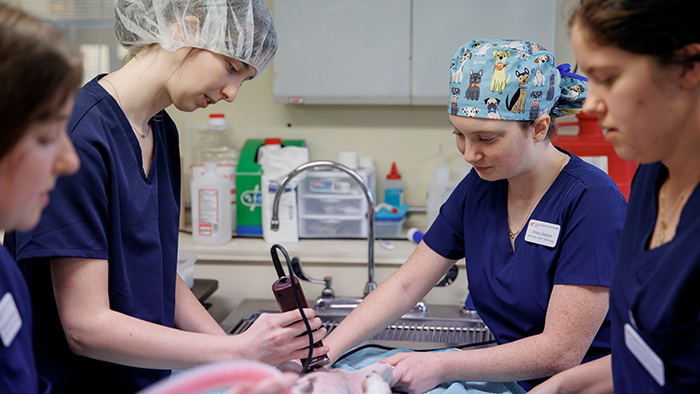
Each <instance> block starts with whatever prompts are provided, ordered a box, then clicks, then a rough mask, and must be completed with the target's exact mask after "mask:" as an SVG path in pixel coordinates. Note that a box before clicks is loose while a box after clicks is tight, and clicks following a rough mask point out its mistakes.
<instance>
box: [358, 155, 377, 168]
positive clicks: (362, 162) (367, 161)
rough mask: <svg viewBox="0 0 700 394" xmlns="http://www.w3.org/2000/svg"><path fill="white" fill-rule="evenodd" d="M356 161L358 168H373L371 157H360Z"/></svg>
mask: <svg viewBox="0 0 700 394" xmlns="http://www.w3.org/2000/svg"><path fill="white" fill-rule="evenodd" d="M358 161H359V166H360V168H372V167H374V160H372V156H360V157H359V159H358Z"/></svg>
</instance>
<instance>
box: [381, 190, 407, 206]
mask: <svg viewBox="0 0 700 394" xmlns="http://www.w3.org/2000/svg"><path fill="white" fill-rule="evenodd" d="M384 202H385V203H387V204H389V205H393V206H395V207H398V206H399V205H403V190H401V189H385V190H384Z"/></svg>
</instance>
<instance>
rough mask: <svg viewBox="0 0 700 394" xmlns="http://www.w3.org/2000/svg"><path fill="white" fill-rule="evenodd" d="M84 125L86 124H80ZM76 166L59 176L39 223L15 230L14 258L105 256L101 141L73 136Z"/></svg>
mask: <svg viewBox="0 0 700 394" xmlns="http://www.w3.org/2000/svg"><path fill="white" fill-rule="evenodd" d="M83 127H86V126H83ZM73 144H74V146H75V149H76V151H77V153H78V157H79V158H80V169H79V170H78V172H77V173H75V174H74V175H70V176H64V177H60V178H59V179H58V180H57V182H56V188H55V190H54V191H53V192H52V193H51V194H50V203H49V205H48V206H47V207H46V209H45V210H44V212H43V215H42V217H41V220H40V221H39V224H38V225H37V226H36V227H35V228H34V229H33V230H31V231H29V232H26V233H17V238H16V246H17V248H16V255H15V256H16V259H17V261H20V260H24V259H28V258H36V257H80V258H94V259H105V260H106V259H108V252H109V247H108V242H107V237H108V234H107V228H108V223H109V213H108V205H109V199H108V198H107V188H108V178H109V177H108V173H107V169H106V164H105V162H106V160H105V158H104V157H103V155H105V156H106V155H107V154H108V153H107V150H106V149H105V148H104V147H105V145H104V144H100V143H98V142H96V141H93V142H90V141H86V140H85V139H81V138H77V139H76V138H74V139H73Z"/></svg>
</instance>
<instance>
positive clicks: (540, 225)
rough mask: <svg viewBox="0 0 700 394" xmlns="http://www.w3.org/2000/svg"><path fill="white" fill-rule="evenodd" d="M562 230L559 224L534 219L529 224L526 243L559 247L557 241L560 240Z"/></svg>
mask: <svg viewBox="0 0 700 394" xmlns="http://www.w3.org/2000/svg"><path fill="white" fill-rule="evenodd" d="M560 228H561V226H559V225H558V224H554V223H547V222H541V221H539V220H535V219H532V220H530V221H529V222H528V224H527V231H526V232H525V241H527V242H530V243H533V244H538V245H544V246H548V247H550V248H553V247H555V246H556V245H557V240H559V229H560Z"/></svg>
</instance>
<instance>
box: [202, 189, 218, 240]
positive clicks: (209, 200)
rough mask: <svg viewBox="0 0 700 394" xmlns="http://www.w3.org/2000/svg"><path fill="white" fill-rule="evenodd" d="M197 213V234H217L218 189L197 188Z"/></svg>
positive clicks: (208, 235) (209, 235) (207, 235)
mask: <svg viewBox="0 0 700 394" xmlns="http://www.w3.org/2000/svg"><path fill="white" fill-rule="evenodd" d="M197 198H198V199H199V201H198V204H197V207H198V208H199V210H198V211H197V215H198V218H199V226H198V227H197V234H199V235H200V236H202V237H216V236H218V235H219V191H218V190H216V189H199V192H198V193H197Z"/></svg>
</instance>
